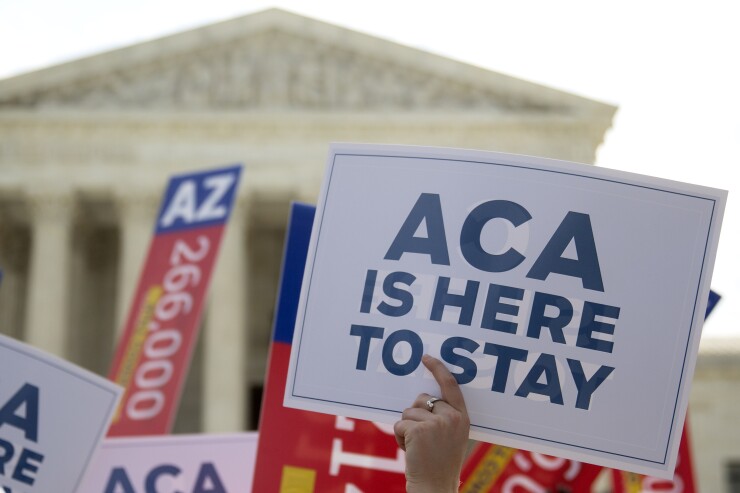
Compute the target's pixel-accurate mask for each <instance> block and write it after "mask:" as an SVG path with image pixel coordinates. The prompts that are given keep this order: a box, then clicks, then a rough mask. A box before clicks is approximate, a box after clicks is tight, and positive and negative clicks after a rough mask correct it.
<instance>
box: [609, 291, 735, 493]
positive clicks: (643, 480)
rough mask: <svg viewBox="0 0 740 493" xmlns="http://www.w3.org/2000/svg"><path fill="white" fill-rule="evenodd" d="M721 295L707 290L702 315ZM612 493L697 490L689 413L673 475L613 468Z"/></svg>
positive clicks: (691, 491) (687, 491)
mask: <svg viewBox="0 0 740 493" xmlns="http://www.w3.org/2000/svg"><path fill="white" fill-rule="evenodd" d="M720 299H721V296H720V295H719V294H718V293H715V292H714V291H712V290H710V291H709V301H708V302H707V309H706V312H705V313H704V317H705V318H706V317H708V316H709V314H710V313H712V310H714V307H715V306H717V303H719V300H720ZM612 477H613V480H614V493H641V492H645V493H651V492H656V493H657V492H660V491H670V492H673V493H694V492H695V491H697V488H696V483H695V482H694V467H693V460H692V458H691V441H690V439H689V413H688V411H687V412H686V419H685V421H684V427H683V433H682V435H681V443H680V445H679V447H678V461H677V463H676V470H675V472H674V474H673V477H672V478H670V479H666V478H655V477H651V476H644V475H642V474H636V473H633V472H627V471H619V470H613V471H612Z"/></svg>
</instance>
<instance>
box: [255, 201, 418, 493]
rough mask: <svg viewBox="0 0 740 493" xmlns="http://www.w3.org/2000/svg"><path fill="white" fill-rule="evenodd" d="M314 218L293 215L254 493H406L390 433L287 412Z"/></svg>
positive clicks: (295, 210)
mask: <svg viewBox="0 0 740 493" xmlns="http://www.w3.org/2000/svg"><path fill="white" fill-rule="evenodd" d="M314 213H315V209H314V207H312V206H308V205H301V204H294V205H293V207H292V213H291V219H290V225H289V228H288V236H287V240H286V246H285V252H284V257H283V268H282V275H281V279H282V280H281V284H280V292H279V298H278V306H277V316H276V319H275V327H274V332H273V340H272V348H271V351H270V361H269V364H268V375H267V382H266V387H265V396H264V400H263V402H262V416H261V419H260V434H259V443H258V446H257V462H256V465H255V476H254V483H253V486H252V491H260V492H261V491H274V492H278V493H314V492H321V493H363V492H365V493H369V492H371V491H384V492H388V493H403V492H405V491H406V481H405V476H404V470H405V465H406V457H405V454H404V452H403V451H402V450H400V449H399V448H398V445H397V444H396V440H395V437H394V434H393V427H392V426H389V425H385V424H382V423H380V424H379V423H372V422H370V421H362V420H355V419H348V418H344V417H341V416H332V415H328V414H319V413H314V412H309V411H302V410H298V409H292V408H286V407H283V394H284V393H285V381H286V376H287V373H288V364H289V360H290V350H291V341H292V340H293V329H294V326H295V319H296V313H297V310H298V298H299V296H300V291H301V282H302V280H303V271H304V268H305V264H306V254H307V251H308V244H309V239H310V236H311V227H312V224H313V219H314Z"/></svg>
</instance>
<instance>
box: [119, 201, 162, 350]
mask: <svg viewBox="0 0 740 493" xmlns="http://www.w3.org/2000/svg"><path fill="white" fill-rule="evenodd" d="M158 205H159V197H158V196H157V195H156V194H155V193H152V194H133V195H129V194H123V193H120V194H118V200H117V202H116V208H117V211H118V218H119V224H120V232H121V235H120V237H121V245H120V257H119V261H118V290H117V299H116V309H115V310H116V315H115V316H116V334H115V338H114V343H117V342H118V339H119V337H120V335H121V333H122V332H123V326H124V324H125V323H126V316H127V315H128V311H129V309H130V308H131V306H130V305H131V299H132V298H133V296H134V290H135V289H136V285H137V283H138V282H139V276H140V275H141V269H142V268H143V263H144V260H145V258H146V254H147V249H148V248H149V243H150V242H151V239H152V236H153V234H154V221H155V216H156V214H157V206H158Z"/></svg>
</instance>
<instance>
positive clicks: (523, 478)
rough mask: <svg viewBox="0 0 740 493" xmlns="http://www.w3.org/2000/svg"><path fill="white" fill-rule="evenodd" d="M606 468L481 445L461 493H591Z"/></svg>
mask: <svg viewBox="0 0 740 493" xmlns="http://www.w3.org/2000/svg"><path fill="white" fill-rule="evenodd" d="M602 470H603V468H602V467H600V466H595V465H592V464H586V463H581V462H577V461H572V460H567V459H561V458H559V457H551V456H547V455H542V454H538V453H535V452H526V451H524V450H516V449H512V448H509V447H503V446H501V445H493V444H488V443H481V444H478V445H477V446H476V448H475V449H473V452H472V453H471V454H470V456H469V457H468V459H467V460H466V461H465V466H464V467H463V470H462V474H461V476H460V480H461V483H462V484H461V485H460V493H502V492H511V491H517V490H518V489H519V488H521V489H522V490H523V491H529V492H532V493H546V492H555V491H572V492H579V493H580V492H588V491H591V488H592V487H593V484H594V482H595V481H596V478H597V477H598V476H599V474H601V472H602Z"/></svg>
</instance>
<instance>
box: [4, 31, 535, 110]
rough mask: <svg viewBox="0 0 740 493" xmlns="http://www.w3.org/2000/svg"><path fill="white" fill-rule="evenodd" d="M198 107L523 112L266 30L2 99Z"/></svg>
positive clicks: (498, 97) (433, 78)
mask: <svg viewBox="0 0 740 493" xmlns="http://www.w3.org/2000/svg"><path fill="white" fill-rule="evenodd" d="M11 106H14V107H49V106H59V107H75V108H90V109H93V108H154V109H156V108H178V109H187V110H197V109H220V110H229V109H234V110H236V109H241V110H243V109H280V108H291V109H306V110H310V109H321V108H331V109H334V110H336V109H340V110H341V109H347V110H355V111H356V110H366V109H372V110H374V111H378V110H380V111H382V110H383V109H384V108H389V109H407V110H413V109H417V108H419V109H425V110H433V109H452V108H455V109H477V110H487V111H491V110H495V109H499V110H506V109H510V108H514V107H516V108H518V109H519V111H522V110H526V109H527V108H526V107H527V102H526V101H515V100H512V98H510V97H507V96H506V95H504V94H497V93H496V92H495V91H494V90H492V89H487V88H485V87H475V86H473V85H470V84H466V83H463V82H460V81H459V80H456V79H454V78H451V77H447V78H445V77H440V76H439V75H437V74H430V73H426V72H425V71H423V70H422V69H419V68H414V67H408V66H405V65H403V64H401V63H400V62H394V60H393V56H392V53H389V54H388V57H387V58H384V59H380V58H371V57H369V56H366V55H358V54H357V53H356V52H354V51H351V50H350V49H348V48H345V47H342V46H338V45H330V44H326V43H322V42H318V41H316V40H313V39H308V38H303V37H301V36H298V35H296V34H293V33H287V32H281V31H267V32H264V33H262V34H253V35H251V36H249V37H247V38H245V39H243V40H241V41H240V42H234V43H232V44H230V45H220V46H205V47H204V48H202V49H201V50H199V51H194V52H190V53H188V54H187V55H182V56H180V57H171V58H169V59H163V60H159V61H157V62H152V63H148V64H146V65H139V66H134V67H128V68H127V69H126V70H125V71H124V70H119V71H117V72H113V73H108V74H106V75H104V76H99V77H97V78H92V79H85V80H81V81H78V82H76V83H74V84H69V85H66V86H63V87H58V88H55V89H51V90H46V91H43V92H38V93H36V94H32V95H29V94H26V95H24V96H23V97H22V99H21V98H18V99H17V100H14V101H8V100H6V101H0V107H6V108H7V107H11Z"/></svg>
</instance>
